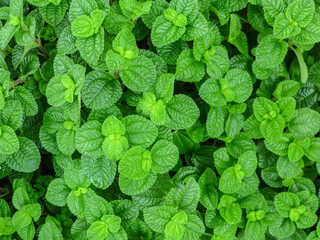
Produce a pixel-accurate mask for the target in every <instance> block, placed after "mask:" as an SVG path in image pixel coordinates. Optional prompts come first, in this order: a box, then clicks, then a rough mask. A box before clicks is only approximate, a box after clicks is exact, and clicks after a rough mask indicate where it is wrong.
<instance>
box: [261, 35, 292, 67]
mask: <svg viewBox="0 0 320 240" xmlns="http://www.w3.org/2000/svg"><path fill="white" fill-rule="evenodd" d="M287 52H288V43H287V42H285V41H279V40H278V39H275V38H273V36H272V35H268V36H266V37H264V38H263V39H262V40H261V41H260V43H259V45H258V47H257V48H256V61H257V64H258V65H260V66H263V68H273V67H276V66H278V65H279V64H281V63H282V62H283V60H284V58H285V57H286V55H287Z"/></svg>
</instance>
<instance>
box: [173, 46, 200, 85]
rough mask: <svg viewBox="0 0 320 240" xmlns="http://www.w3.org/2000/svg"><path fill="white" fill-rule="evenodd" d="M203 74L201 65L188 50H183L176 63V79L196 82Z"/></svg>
mask: <svg viewBox="0 0 320 240" xmlns="http://www.w3.org/2000/svg"><path fill="white" fill-rule="evenodd" d="M204 74H205V71H204V65H203V63H202V62H199V61H197V60H196V59H195V58H194V56H193V54H192V51H191V50H190V49H187V50H184V51H183V52H182V53H181V54H180V56H179V58H178V61H177V69H176V78H177V79H178V80H180V81H184V82H198V81H200V80H201V79H202V78H203V76H204Z"/></svg>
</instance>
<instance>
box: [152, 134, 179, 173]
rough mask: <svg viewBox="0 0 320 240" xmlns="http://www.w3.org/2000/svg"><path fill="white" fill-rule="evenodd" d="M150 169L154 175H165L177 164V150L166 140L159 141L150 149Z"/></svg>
mask: <svg viewBox="0 0 320 240" xmlns="http://www.w3.org/2000/svg"><path fill="white" fill-rule="evenodd" d="M151 159H152V165H151V169H152V171H154V172H155V173H160V174H163V173H167V172H169V171H170V170H171V169H172V168H174V166H175V165H176V164H177V162H178V159H179V151H178V148H177V147H176V146H175V145H174V144H173V143H171V142H169V141H167V140H160V141H158V142H156V144H155V145H154V146H153V147H152V149H151Z"/></svg>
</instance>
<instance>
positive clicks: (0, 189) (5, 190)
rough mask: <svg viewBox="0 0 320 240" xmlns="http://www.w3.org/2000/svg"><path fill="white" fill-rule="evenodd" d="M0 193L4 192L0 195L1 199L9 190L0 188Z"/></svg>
mask: <svg viewBox="0 0 320 240" xmlns="http://www.w3.org/2000/svg"><path fill="white" fill-rule="evenodd" d="M0 191H3V192H5V193H4V194H2V195H0V198H3V197H5V196H7V195H8V194H9V193H10V191H9V189H7V188H0Z"/></svg>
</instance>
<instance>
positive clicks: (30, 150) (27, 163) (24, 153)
mask: <svg viewBox="0 0 320 240" xmlns="http://www.w3.org/2000/svg"><path fill="white" fill-rule="evenodd" d="M3 127H4V126H2V128H3ZM2 131H3V130H2ZM19 145H20V148H19V150H17V151H16V152H15V153H14V154H12V155H9V156H8V158H7V161H6V164H7V165H8V166H9V167H11V168H12V169H14V170H16V171H19V172H34V171H36V170H37V169H38V168H39V165H40V161H41V156H40V152H39V149H38V147H37V145H36V144H35V143H34V142H33V141H31V140H30V139H28V138H25V137H19Z"/></svg>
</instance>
